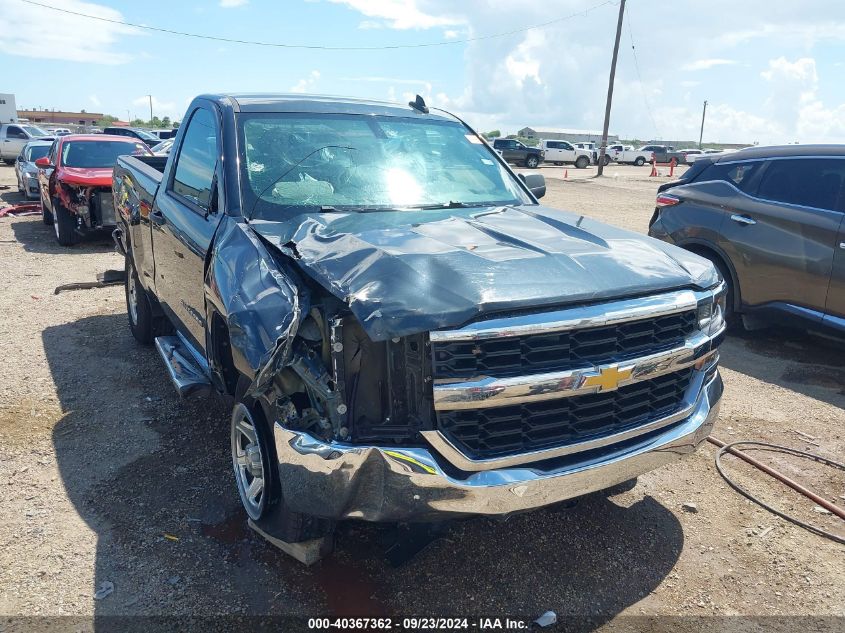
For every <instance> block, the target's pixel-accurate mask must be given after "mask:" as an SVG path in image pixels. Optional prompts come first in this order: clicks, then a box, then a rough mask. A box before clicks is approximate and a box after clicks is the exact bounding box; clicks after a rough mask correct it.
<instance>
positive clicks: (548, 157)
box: [540, 141, 593, 169]
mask: <svg viewBox="0 0 845 633" xmlns="http://www.w3.org/2000/svg"><path fill="white" fill-rule="evenodd" d="M540 149H542V150H543V151H544V152H545V161H546V162H547V163H554V164H555V165H567V164H570V165H575V167H577V168H578V169H585V168H587V167H588V166H589V165H590V163H592V162H593V158H592V152H591V151H590V150H587V149H581V148H579V147H575V146H574V145H573V144H572V143H570V142H568V141H540Z"/></svg>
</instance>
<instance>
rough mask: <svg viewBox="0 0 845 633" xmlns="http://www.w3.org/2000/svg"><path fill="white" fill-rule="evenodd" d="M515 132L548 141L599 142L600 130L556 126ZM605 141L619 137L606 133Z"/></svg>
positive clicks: (610, 141)
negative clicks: (570, 128)
mask: <svg viewBox="0 0 845 633" xmlns="http://www.w3.org/2000/svg"><path fill="white" fill-rule="evenodd" d="M517 134H519V136H524V137H525V138H538V139H545V140H550V141H572V142H573V143H579V142H581V141H596V142H597V143H600V142H601V132H593V131H591V130H569V129H565V128H557V127H524V128H522V129H521V130H519V131H518V132H517ZM607 142H608V143H618V142H619V137H618V136H617V135H616V134H608V135H607Z"/></svg>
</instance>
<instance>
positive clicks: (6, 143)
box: [0, 123, 47, 165]
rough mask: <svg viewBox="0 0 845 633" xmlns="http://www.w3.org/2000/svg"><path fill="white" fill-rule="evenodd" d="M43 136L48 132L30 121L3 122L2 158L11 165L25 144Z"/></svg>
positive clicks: (0, 139) (1, 134)
mask: <svg viewBox="0 0 845 633" xmlns="http://www.w3.org/2000/svg"><path fill="white" fill-rule="evenodd" d="M41 136H47V132H45V131H44V130H42V129H41V128H40V127H37V126H35V125H32V124H30V123H3V124H2V125H0V159H2V160H4V161H6V163H7V164H9V165H11V164H12V163H14V162H15V159H16V158H17V157H18V156H19V155H20V153H21V150H22V149H23V147H24V145H26V144H27V143H29V142H30V141H31V140H33V139H36V138H38V137H41Z"/></svg>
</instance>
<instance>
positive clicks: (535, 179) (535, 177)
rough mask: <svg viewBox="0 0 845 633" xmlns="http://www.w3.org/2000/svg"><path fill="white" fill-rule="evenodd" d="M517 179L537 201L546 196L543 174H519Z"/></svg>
mask: <svg viewBox="0 0 845 633" xmlns="http://www.w3.org/2000/svg"><path fill="white" fill-rule="evenodd" d="M519 179H520V180H521V181H522V182H524V183H525V186H526V187H528V188H529V189H530V190H531V193H533V194H534V197H535V198H537V199H538V200H539V199H540V198H542V197H543V196H545V195H546V177H545V176H544V175H543V174H519Z"/></svg>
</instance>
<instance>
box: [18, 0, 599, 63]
mask: <svg viewBox="0 0 845 633" xmlns="http://www.w3.org/2000/svg"><path fill="white" fill-rule="evenodd" d="M20 1H21V2H24V3H26V4H31V5H33V6H36V7H42V8H44V9H50V10H51V11H58V12H60V13H67V14H70V15H75V16H78V17H83V18H88V19H91V20H99V21H100V22H109V23H110V24H120V25H122V26H131V27H133V28H136V29H145V30H147V31H155V32H157V33H166V34H168V35H180V36H182V37H193V38H196V39H203V40H213V41H215V42H227V43H229V44H249V45H253V46H268V47H273V48H298V49H306V50H322V51H383V50H395V49H400V48H430V47H434V46H452V45H455V44H468V43H470V42H478V41H481V40H490V39H494V38H498V37H507V36H509V35H516V34H518V33H525V32H526V31H532V30H535V29H542V28H545V27H547V26H551V25H552V24H557V23H559V22H563V21H565V20H570V19H572V18H577V17H580V16H582V15H586V14H587V13H589V12H590V11H594V10H595V9H598V8H600V7H603V6H605V5H608V4H615V2H614V1H613V0H605V1H604V2H600V3H599V4H596V5H593V6H591V7H587V9H585V10H584V11H578V12H577V13H572V14H570V15H565V16H562V17H559V18H555V19H554V20H549V21H548V22H542V23H540V24H533V25H531V26H526V27H523V28H520V29H514V30H512V31H504V32H502V33H492V34H490V35H479V36H476V37H468V38H465V39H462V40H442V41H439V42H423V43H418V44H394V45H388V46H322V45H316V44H282V43H280V42H260V41H255V40H239V39H233V38H228V37H218V36H216V35H203V34H201V33H187V32H185V31H174V30H172V29H164V28H161V27H156V26H147V25H145V24H134V23H132V22H124V21H122V20H112V19H110V18H104V17H101V16H98V15H89V14H87V13H81V12H79V11H71V10H70V9H62V8H60V7H54V6H51V5H49V4H43V3H41V2H35V0H20Z"/></svg>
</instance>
